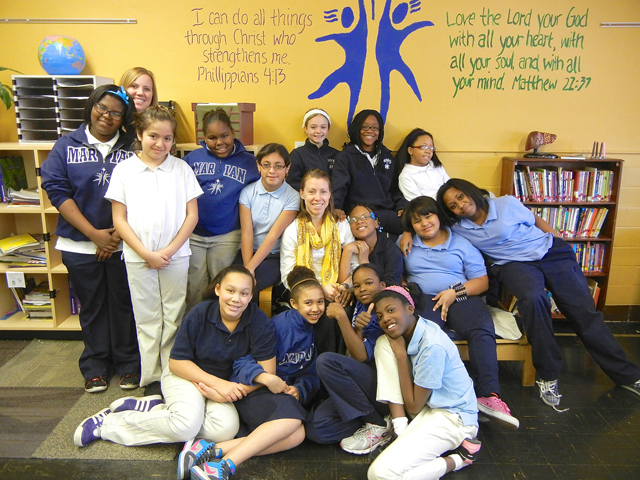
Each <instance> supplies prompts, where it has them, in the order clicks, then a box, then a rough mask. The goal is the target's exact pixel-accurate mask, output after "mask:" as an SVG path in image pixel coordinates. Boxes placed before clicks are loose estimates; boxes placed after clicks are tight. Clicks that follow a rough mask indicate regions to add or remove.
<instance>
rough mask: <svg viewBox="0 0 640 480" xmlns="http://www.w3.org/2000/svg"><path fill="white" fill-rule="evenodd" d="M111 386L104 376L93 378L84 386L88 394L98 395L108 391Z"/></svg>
mask: <svg viewBox="0 0 640 480" xmlns="http://www.w3.org/2000/svg"><path fill="white" fill-rule="evenodd" d="M108 386H109V384H108V383H107V381H106V380H105V379H104V378H102V375H101V376H99V377H93V378H90V379H88V380H87V381H86V383H85V384H84V391H85V392H87V393H98V392H103V391H105V390H106V389H107V387H108Z"/></svg>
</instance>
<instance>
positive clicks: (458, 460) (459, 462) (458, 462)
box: [449, 453, 469, 472]
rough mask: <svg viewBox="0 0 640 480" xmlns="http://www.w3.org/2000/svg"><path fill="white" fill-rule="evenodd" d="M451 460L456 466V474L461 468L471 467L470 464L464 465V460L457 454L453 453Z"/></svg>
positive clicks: (450, 456)
mask: <svg viewBox="0 0 640 480" xmlns="http://www.w3.org/2000/svg"><path fill="white" fill-rule="evenodd" d="M449 458H450V459H451V460H453V463H455V464H456V466H455V468H454V469H453V470H454V471H456V472H457V471H458V470H460V469H461V468H464V467H468V466H469V464H468V463H464V460H462V457H461V456H460V455H458V454H457V453H452V454H451V455H449Z"/></svg>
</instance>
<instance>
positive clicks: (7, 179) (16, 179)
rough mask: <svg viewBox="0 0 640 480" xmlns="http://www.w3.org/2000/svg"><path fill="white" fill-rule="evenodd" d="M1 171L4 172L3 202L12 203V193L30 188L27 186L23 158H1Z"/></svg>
mask: <svg viewBox="0 0 640 480" xmlns="http://www.w3.org/2000/svg"><path fill="white" fill-rule="evenodd" d="M0 171H1V172H2V184H3V190H4V195H3V197H4V199H3V202H5V203H6V202H11V201H12V198H11V195H10V194H9V192H10V191H20V190H22V189H27V188H29V186H28V184H27V171H26V170H25V168H24V160H23V159H22V157H2V158H0Z"/></svg>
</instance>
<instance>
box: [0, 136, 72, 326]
mask: <svg viewBox="0 0 640 480" xmlns="http://www.w3.org/2000/svg"><path fill="white" fill-rule="evenodd" d="M52 148H53V143H30V144H29V143H0V156H10V155H11V156H20V157H22V158H23V159H24V165H25V169H26V171H27V179H28V183H29V187H30V188H33V187H36V186H37V187H38V190H39V191H40V205H39V206H15V207H12V206H11V205H7V204H0V238H5V237H8V236H9V235H11V234H20V233H43V234H47V233H48V234H49V238H50V239H49V241H48V242H45V251H46V256H47V265H46V266H44V267H43V266H39V267H27V268H11V269H10V268H9V267H8V266H7V264H4V263H2V264H0V316H1V315H4V314H5V312H9V311H12V310H13V309H14V308H15V306H16V302H15V299H14V297H13V294H12V293H11V290H10V289H9V288H8V287H7V278H6V275H5V272H6V271H8V270H11V271H16V272H23V273H24V274H25V275H28V276H33V277H35V278H36V280H37V281H41V280H47V281H48V282H49V289H50V291H51V292H52V293H51V295H52V296H53V298H52V300H51V304H52V314H53V315H52V316H53V318H51V319H27V318H26V315H25V313H24V312H18V313H15V314H14V315H12V316H11V317H10V318H8V319H6V320H2V321H0V330H57V331H64V330H80V322H79V320H78V317H77V315H71V304H70V300H69V281H68V279H67V269H66V268H65V266H64V264H63V263H62V257H61V255H60V252H59V251H58V250H56V249H55V248H54V247H55V243H56V236H55V235H54V233H53V232H55V229H56V223H57V221H58V211H57V210H56V209H55V207H53V206H52V205H51V202H49V198H48V197H47V194H46V193H45V192H44V191H43V190H42V188H41V183H42V180H41V178H40V176H39V175H37V173H36V172H39V169H40V166H41V165H42V163H43V162H44V161H45V160H46V158H47V155H48V154H49V152H50V151H51V149H52Z"/></svg>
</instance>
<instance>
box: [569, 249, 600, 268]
mask: <svg viewBox="0 0 640 480" xmlns="http://www.w3.org/2000/svg"><path fill="white" fill-rule="evenodd" d="M570 245H571V247H572V248H573V251H574V252H576V261H577V262H578V265H580V268H582V271H583V272H584V273H599V272H602V265H603V263H604V254H605V249H606V246H605V244H604V243H591V244H586V243H571V244H570Z"/></svg>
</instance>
